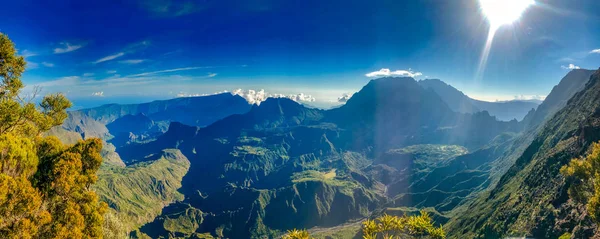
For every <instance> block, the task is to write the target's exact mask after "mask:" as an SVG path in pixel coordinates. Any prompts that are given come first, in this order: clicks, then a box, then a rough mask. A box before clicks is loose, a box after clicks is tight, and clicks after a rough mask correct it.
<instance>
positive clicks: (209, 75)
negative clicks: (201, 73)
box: [207, 73, 217, 78]
mask: <svg viewBox="0 0 600 239" xmlns="http://www.w3.org/2000/svg"><path fill="white" fill-rule="evenodd" d="M215 76H217V73H209V74H208V75H207V77H208V78H213V77H215Z"/></svg>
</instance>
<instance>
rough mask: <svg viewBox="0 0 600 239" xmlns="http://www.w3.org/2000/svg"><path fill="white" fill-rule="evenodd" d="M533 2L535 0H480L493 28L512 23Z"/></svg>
mask: <svg viewBox="0 0 600 239" xmlns="http://www.w3.org/2000/svg"><path fill="white" fill-rule="evenodd" d="M533 4H534V0H479V5H480V7H481V10H482V11H483V14H485V16H486V18H487V19H488V21H489V22H490V26H491V27H492V28H493V29H494V28H499V27H500V26H502V25H507V24H512V23H513V22H515V21H516V20H518V19H519V18H520V17H521V15H522V14H523V12H524V11H525V10H526V9H527V8H528V7H529V6H531V5H533Z"/></svg>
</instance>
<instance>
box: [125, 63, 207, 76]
mask: <svg viewBox="0 0 600 239" xmlns="http://www.w3.org/2000/svg"><path fill="white" fill-rule="evenodd" d="M207 68H213V67H211V66H194V67H182V68H175V69H168V70H160V71H151V72H144V73H139V74H135V75H130V76H129V77H140V76H149V75H156V74H161V73H169V72H176V71H191V70H197V69H207ZM213 74H214V75H213ZM211 75H213V76H211ZM216 75H217V74H215V73H212V74H210V75H208V76H209V77H214V76H216Z"/></svg>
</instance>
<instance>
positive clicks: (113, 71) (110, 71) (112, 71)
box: [106, 70, 117, 74]
mask: <svg viewBox="0 0 600 239" xmlns="http://www.w3.org/2000/svg"><path fill="white" fill-rule="evenodd" d="M106 73H107V74H115V73H117V71H115V70H109V71H106Z"/></svg>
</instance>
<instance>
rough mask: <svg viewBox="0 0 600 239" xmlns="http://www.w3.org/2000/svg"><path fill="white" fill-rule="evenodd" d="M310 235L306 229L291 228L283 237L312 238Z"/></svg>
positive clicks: (293, 238)
mask: <svg viewBox="0 0 600 239" xmlns="http://www.w3.org/2000/svg"><path fill="white" fill-rule="evenodd" d="M310 238H311V237H310V235H309V234H308V231H306V230H296V229H293V230H289V231H288V232H287V234H285V235H284V236H283V237H282V239H310Z"/></svg>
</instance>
